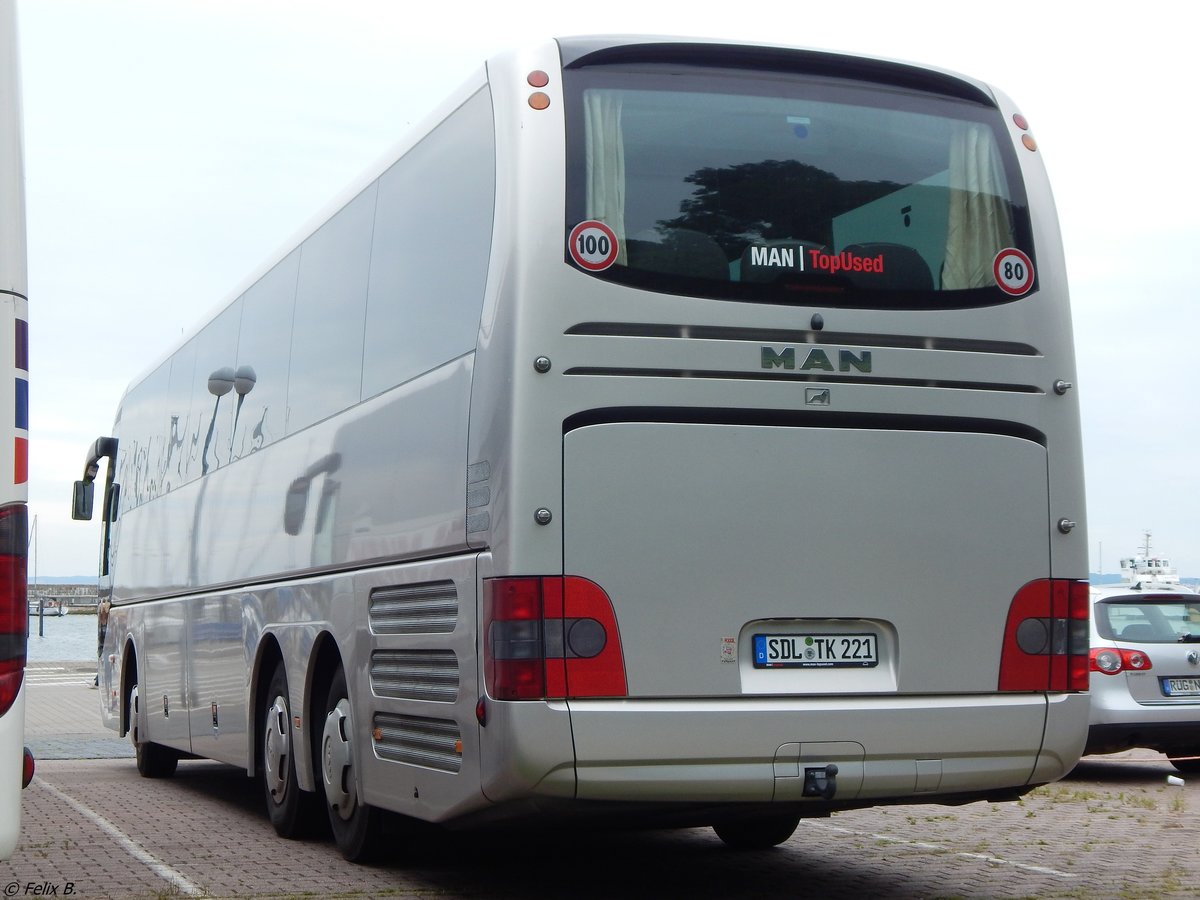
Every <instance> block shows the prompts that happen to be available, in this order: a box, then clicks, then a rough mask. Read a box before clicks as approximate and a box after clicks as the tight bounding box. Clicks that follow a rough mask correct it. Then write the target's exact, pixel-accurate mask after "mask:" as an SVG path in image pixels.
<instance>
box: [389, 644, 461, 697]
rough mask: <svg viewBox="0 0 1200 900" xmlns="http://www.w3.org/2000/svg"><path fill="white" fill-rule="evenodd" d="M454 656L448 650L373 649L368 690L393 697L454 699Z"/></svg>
mask: <svg viewBox="0 0 1200 900" xmlns="http://www.w3.org/2000/svg"><path fill="white" fill-rule="evenodd" d="M458 681H459V678H458V657H457V656H455V655H454V651H452V650H376V651H375V652H374V653H372V654H371V690H372V691H374V692H375V694H376V695H378V696H380V697H391V698H393V699H396V700H430V701H433V702H435V703H453V702H454V701H455V700H457V699H458Z"/></svg>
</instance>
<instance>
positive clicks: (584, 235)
mask: <svg viewBox="0 0 1200 900" xmlns="http://www.w3.org/2000/svg"><path fill="white" fill-rule="evenodd" d="M617 249H618V248H617V235H616V233H615V232H614V231H613V230H612V229H611V228H609V227H608V226H607V225H605V224H604V223H603V222H598V221H596V220H595V219H590V220H588V221H586V222H580V223H579V224H578V225H576V226H575V227H574V228H572V229H571V235H570V237H568V238H567V250H568V251H569V252H570V254H571V259H572V260H574V261H575V264H576V265H577V266H579V267H580V268H581V269H586V270H587V271H589V272H602V271H604V270H605V269H607V268H608V267H609V266H611V265H612V264H613V263H615V262H616V261H617Z"/></svg>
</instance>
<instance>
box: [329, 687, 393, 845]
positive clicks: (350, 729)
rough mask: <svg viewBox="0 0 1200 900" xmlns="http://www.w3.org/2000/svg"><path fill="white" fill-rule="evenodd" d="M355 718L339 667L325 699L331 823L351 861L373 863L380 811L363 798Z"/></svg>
mask: <svg viewBox="0 0 1200 900" xmlns="http://www.w3.org/2000/svg"><path fill="white" fill-rule="evenodd" d="M357 739H358V735H357V734H356V732H355V730H354V719H353V714H352V710H351V707H350V692H349V691H348V690H347V688H346V673H345V671H343V669H342V668H341V667H340V666H339V667H338V670H337V673H336V674H335V675H334V676H333V681H332V682H331V683H330V685H329V693H328V695H327V696H326V698H325V725H324V728H323V730H322V732H321V751H320V754H319V757H318V759H319V765H320V769H321V783H322V785H323V786H324V788H325V806H326V809H327V810H328V812H329V826H330V828H331V829H332V830H333V839H334V841H335V842H336V843H337V846H338V849H339V850H340V851H341V852H342V856H343V857H345V858H346V859H347V860H349V861H350V862H360V863H361V862H369V861H371V860H372V859H374V858H375V856H376V855H377V853H378V851H379V843H380V841H379V835H380V821H379V810H377V809H375V808H374V807H373V806H370V805H368V804H366V803H364V802H363V801H362V798H361V797H360V796H359V794H358V778H357V772H356V771H355V758H354V754H355V741H356V740H357Z"/></svg>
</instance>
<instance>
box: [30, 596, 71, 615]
mask: <svg viewBox="0 0 1200 900" xmlns="http://www.w3.org/2000/svg"><path fill="white" fill-rule="evenodd" d="M39 614H40V615H43V616H65V615H66V614H67V610H66V608H65V607H63V605H62V604H61V603H59V602H58V601H57V600H46V601H45V602H44V604H43V603H40V602H39V601H38V600H37V599H33V600H30V601H29V615H31V616H36V615H39Z"/></svg>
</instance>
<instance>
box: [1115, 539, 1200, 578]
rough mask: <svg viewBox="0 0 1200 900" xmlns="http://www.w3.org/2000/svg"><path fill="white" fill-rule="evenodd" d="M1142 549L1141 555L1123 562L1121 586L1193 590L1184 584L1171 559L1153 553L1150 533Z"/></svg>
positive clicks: (1143, 542)
mask: <svg viewBox="0 0 1200 900" xmlns="http://www.w3.org/2000/svg"><path fill="white" fill-rule="evenodd" d="M1140 549H1141V551H1142V552H1141V553H1138V554H1135V555H1134V556H1128V557H1125V558H1123V559H1122V560H1121V584H1123V585H1130V586H1132V587H1135V588H1148V587H1151V586H1156V585H1173V586H1177V587H1178V588H1179V589H1181V590H1191V588H1190V587H1188V586H1186V585H1184V584H1183V582H1182V580H1181V579H1180V577H1179V570H1178V569H1176V568H1175V566H1173V565H1172V564H1171V560H1170V559H1168V558H1167V557H1165V556H1158V555H1157V554H1155V553H1152V552H1151V550H1150V532H1149V531H1147V532H1144V533H1143V540H1142V546H1141V548H1140Z"/></svg>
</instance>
